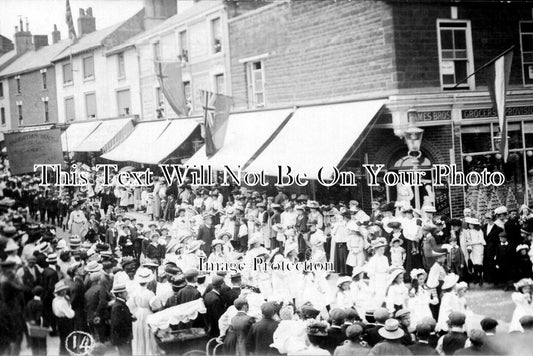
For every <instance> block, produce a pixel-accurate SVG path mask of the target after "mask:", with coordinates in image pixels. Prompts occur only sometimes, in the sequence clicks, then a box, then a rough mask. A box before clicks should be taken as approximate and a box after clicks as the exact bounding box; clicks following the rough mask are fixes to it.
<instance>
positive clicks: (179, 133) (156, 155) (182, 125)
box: [135, 119, 198, 164]
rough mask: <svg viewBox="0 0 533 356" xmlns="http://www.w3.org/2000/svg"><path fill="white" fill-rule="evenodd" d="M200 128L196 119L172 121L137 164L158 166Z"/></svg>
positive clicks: (139, 157)
mask: <svg viewBox="0 0 533 356" xmlns="http://www.w3.org/2000/svg"><path fill="white" fill-rule="evenodd" d="M197 127H198V121H197V120H196V119H177V120H172V121H171V122H170V125H168V127H167V128H166V130H165V131H163V133H162V134H161V135H160V136H159V137H158V138H157V140H155V142H154V143H153V144H152V145H151V146H149V148H148V149H145V150H144V151H143V152H142V153H140V154H139V156H138V157H137V159H136V160H135V162H139V163H147V164H158V163H160V162H162V161H163V160H164V159H165V158H167V157H168V156H169V155H170V154H171V153H172V152H174V151H175V150H176V149H177V148H178V147H179V146H181V144H182V143H183V142H185V140H186V139H187V138H188V137H189V136H190V135H191V134H192V133H193V131H194V130H195V129H196V128H197Z"/></svg>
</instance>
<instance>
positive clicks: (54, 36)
mask: <svg viewBox="0 0 533 356" xmlns="http://www.w3.org/2000/svg"><path fill="white" fill-rule="evenodd" d="M59 41H61V32H59V30H58V29H57V25H55V24H54V30H53V31H52V43H57V42H59Z"/></svg>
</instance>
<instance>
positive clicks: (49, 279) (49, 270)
mask: <svg viewBox="0 0 533 356" xmlns="http://www.w3.org/2000/svg"><path fill="white" fill-rule="evenodd" d="M46 262H47V266H46V267H45V268H44V270H43V274H42V276H43V298H42V299H43V305H44V313H43V318H44V320H45V326H50V327H51V328H52V333H51V334H50V335H51V336H55V335H57V325H56V318H55V316H54V314H53V313H52V301H53V300H54V289H55V285H56V283H57V282H59V274H58V271H57V267H56V263H57V254H55V253H52V254H49V255H48V256H47V257H46Z"/></svg>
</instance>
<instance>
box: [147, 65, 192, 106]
mask: <svg viewBox="0 0 533 356" xmlns="http://www.w3.org/2000/svg"><path fill="white" fill-rule="evenodd" d="M155 68H156V73H157V79H158V80H159V86H160V87H161V91H162V92H163V95H164V96H165V98H166V99H167V101H168V103H169V104H170V106H171V107H172V110H174V112H175V113H176V114H178V115H181V116H188V115H189V109H188V107H187V100H186V98H185V88H184V86H183V80H182V78H181V63H180V62H155ZM157 104H158V105H159V104H160V103H157Z"/></svg>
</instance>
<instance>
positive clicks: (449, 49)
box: [228, 0, 533, 216]
mask: <svg viewBox="0 0 533 356" xmlns="http://www.w3.org/2000/svg"><path fill="white" fill-rule="evenodd" d="M532 20H533V13H532V7H531V5H528V4H522V3H515V2H511V3H493V4H483V5H482V6H481V5H479V4H475V3H470V2H461V1H459V2H451V1H436V2H426V1H419V2H418V1H413V2H408V3H406V2H404V1H393V0H381V1H372V2H370V1H361V2H358V1H348V0H344V1H343V0H337V1H333V0H331V1H329V0H326V1H318V0H316V1H315V0H310V1H290V2H280V3H274V4H271V5H268V6H265V7H262V8H260V9H257V10H255V11H252V12H249V13H246V14H244V15H241V16H237V17H235V18H232V19H230V20H228V25H229V38H230V53H231V74H232V75H231V79H232V83H231V87H232V94H233V96H234V98H235V100H234V102H235V109H236V110H270V109H274V108H284V107H285V108H292V107H297V108H298V107H312V106H314V105H324V104H331V103H334V102H342V101H346V102H351V101H365V100H371V99H383V100H385V105H384V106H383V108H382V110H380V111H379V113H378V114H377V115H376V117H375V118H374V119H373V120H372V122H371V123H370V124H369V125H368V126H367V127H366V129H365V130H364V132H363V133H362V134H361V135H360V138H359V139H357V140H356V142H355V143H354V145H353V146H352V147H351V148H350V149H349V150H348V151H347V153H346V155H345V157H344V158H343V160H342V161H341V163H340V164H339V167H343V169H344V170H352V171H355V172H357V173H360V182H361V183H362V184H359V186H358V187H357V188H352V189H351V191H350V192H348V193H349V194H348V195H350V196H351V197H352V198H357V199H360V200H361V201H362V202H363V205H364V206H365V207H369V205H370V201H371V200H372V199H377V198H381V199H386V198H388V199H391V200H395V199H396V195H397V192H396V188H395V187H385V186H384V185H382V186H381V187H379V188H373V189H372V190H371V189H370V188H368V187H366V184H365V179H366V178H365V176H364V174H362V173H361V164H362V163H365V162H367V163H383V164H385V165H386V168H387V169H388V170H398V169H412V168H413V167H412V164H410V161H406V160H405V159H403V158H405V155H406V154H407V146H406V144H405V142H404V140H403V136H404V131H405V130H406V129H407V127H408V126H409V125H410V124H414V125H416V126H418V127H420V128H422V129H424V137H423V141H422V146H421V152H422V156H421V158H420V160H419V161H420V162H419V163H420V166H419V167H418V169H421V170H427V169H429V167H430V166H431V164H450V163H455V164H457V166H458V169H459V170H464V172H465V173H467V172H470V171H480V170H481V169H483V168H488V169H491V170H500V171H502V172H504V174H505V176H506V179H507V180H506V184H505V185H504V186H502V187H501V188H498V189H496V188H494V187H492V188H472V187H465V188H463V187H440V188H438V187H433V186H431V185H429V186H424V187H419V188H417V187H410V188H411V194H412V195H413V198H412V199H411V204H412V205H413V206H415V207H416V208H421V207H422V206H424V205H427V204H434V205H435V207H436V208H437V211H438V212H439V213H444V214H448V213H451V214H452V215H454V216H458V215H460V214H461V211H462V209H463V207H465V206H468V207H471V208H473V209H474V210H475V211H476V212H477V213H478V214H480V215H481V214H482V213H484V212H485V211H488V210H490V209H491V208H493V207H494V206H495V205H497V204H507V205H509V206H518V205H520V204H523V203H525V204H528V203H529V202H531V201H532V200H533V199H532V198H533V196H532V195H531V192H532V190H533V185H531V183H530V182H529V181H530V180H531V179H530V176H531V174H532V173H533V170H532V171H531V173H529V171H530V169H531V168H533V167H531V165H533V162H532V161H531V157H532V156H533V151H531V150H530V149H529V147H531V146H533V137H531V136H530V133H529V132H531V128H533V126H531V125H533V107H532V106H531V103H532V102H533V101H532V100H533V90H532V89H531V85H532V84H533V58H532V56H533V52H532V51H533V21H532ZM273 24H275V25H273ZM513 45H514V49H513V53H514V57H513V62H512V68H511V78H510V87H509V89H510V90H509V92H508V96H507V106H508V117H509V122H510V123H509V137H510V149H511V153H510V156H509V160H508V162H507V163H503V162H502V160H501V159H500V157H499V153H498V152H499V150H498V145H499V140H498V138H497V137H498V135H499V129H498V124H497V119H496V117H495V113H494V111H493V110H492V109H491V108H492V105H491V101H490V98H489V95H488V91H487V86H486V83H485V77H486V74H485V73H484V72H480V73H479V74H476V75H475V76H472V77H470V78H469V79H468V80H466V81H465V82H463V83H460V82H461V81H462V80H463V79H465V78H466V77H467V76H469V75H470V74H472V73H473V72H474V71H475V70H476V69H477V68H479V67H481V66H482V65H483V64H485V63H487V62H488V61H490V60H491V59H493V58H495V57H496V56H497V55H498V54H500V53H502V52H503V51H504V50H506V49H508V48H510V47H511V46H513ZM457 84H459V85H457ZM456 85H457V86H456ZM298 110H299V109H297V110H296V113H298ZM323 120H324V125H327V124H328V120H329V118H328V117H327V116H326V117H324V118H323ZM363 121H364V120H361V122H363ZM362 125H363V124H362ZM365 125H366V122H365ZM302 129H304V128H302ZM282 131H283V130H282ZM341 132H342V128H339V133H341ZM333 139H334V138H324V142H322V143H323V144H325V145H327V143H328V142H330V141H331V140H333ZM273 142H275V141H273ZM385 142H386V143H387V144H386V145H384V144H383V143H385ZM326 147H327V146H326ZM325 149H327V148H325ZM260 158H261V154H259V160H260ZM336 189H340V188H338V187H332V188H330V189H329V194H331V192H332V191H335V190H336ZM322 190H323V189H322ZM322 193H324V192H323V191H322ZM345 193H346V192H345ZM317 195H318V196H319V197H320V196H321V189H318V191H317Z"/></svg>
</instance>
